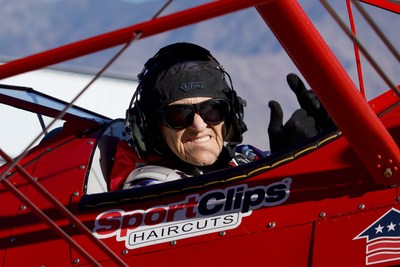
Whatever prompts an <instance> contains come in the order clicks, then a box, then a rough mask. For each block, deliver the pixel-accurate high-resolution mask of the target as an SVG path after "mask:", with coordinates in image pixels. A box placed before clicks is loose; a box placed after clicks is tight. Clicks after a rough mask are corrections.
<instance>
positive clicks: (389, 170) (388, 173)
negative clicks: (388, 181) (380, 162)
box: [383, 168, 393, 178]
mask: <svg viewBox="0 0 400 267" xmlns="http://www.w3.org/2000/svg"><path fill="white" fill-rule="evenodd" d="M383 175H384V176H385V177H387V178H389V177H391V176H392V175H393V172H392V169H391V168H386V170H385V171H384V172H383Z"/></svg>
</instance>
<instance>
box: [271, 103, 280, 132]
mask: <svg viewBox="0 0 400 267" xmlns="http://www.w3.org/2000/svg"><path fill="white" fill-rule="evenodd" d="M268 106H269V108H270V109H271V119H270V121H269V126H268V132H269V133H274V132H275V133H276V132H278V131H279V130H280V129H282V127H283V111H282V108H281V105H279V103H278V102H276V101H274V100H272V101H270V102H269V103H268Z"/></svg>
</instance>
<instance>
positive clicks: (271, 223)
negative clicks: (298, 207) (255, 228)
mask: <svg viewBox="0 0 400 267" xmlns="http://www.w3.org/2000/svg"><path fill="white" fill-rule="evenodd" d="M275 226H276V222H269V223H268V224H267V227H268V228H274V227H275Z"/></svg>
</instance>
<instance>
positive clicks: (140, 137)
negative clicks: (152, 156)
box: [127, 106, 146, 152]
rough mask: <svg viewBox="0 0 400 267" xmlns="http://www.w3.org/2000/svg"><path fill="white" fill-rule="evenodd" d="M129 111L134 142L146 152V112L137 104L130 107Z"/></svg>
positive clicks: (128, 116)
mask: <svg viewBox="0 0 400 267" xmlns="http://www.w3.org/2000/svg"><path fill="white" fill-rule="evenodd" d="M127 113H128V115H127V118H128V122H129V129H130V131H131V135H132V138H133V142H134V143H135V144H136V145H137V146H138V147H139V149H140V150H141V151H142V152H146V145H145V142H144V129H145V126H146V125H145V123H146V120H145V118H144V114H143V112H141V111H140V109H139V108H137V107H136V106H133V107H132V108H130V109H128V111H127Z"/></svg>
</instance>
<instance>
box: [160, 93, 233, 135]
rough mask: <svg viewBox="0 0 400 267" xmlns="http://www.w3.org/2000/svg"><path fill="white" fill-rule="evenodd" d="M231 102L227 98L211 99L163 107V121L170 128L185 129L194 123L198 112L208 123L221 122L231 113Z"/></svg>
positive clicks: (161, 112)
mask: <svg viewBox="0 0 400 267" xmlns="http://www.w3.org/2000/svg"><path fill="white" fill-rule="evenodd" d="M229 111H230V108H229V102H228V101H227V100H225V99H210V100H206V101H203V102H200V103H197V104H193V105H191V104H176V105H169V106H165V107H163V108H161V109H160V110H159V114H160V115H161V120H162V123H163V124H164V125H165V126H167V127H168V128H172V129H183V128H186V127H188V126H190V125H191V124H192V123H193V120H194V115H195V113H198V114H199V115H200V117H201V118H202V119H203V121H204V122H205V123H207V124H219V123H221V122H223V121H224V120H225V119H226V118H227V117H228V115H229Z"/></svg>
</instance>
